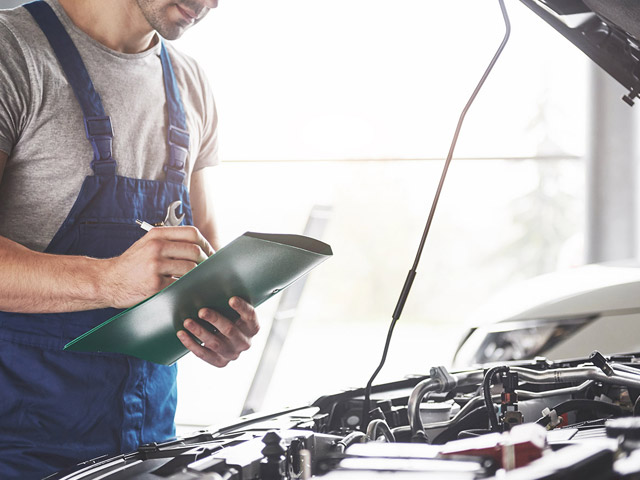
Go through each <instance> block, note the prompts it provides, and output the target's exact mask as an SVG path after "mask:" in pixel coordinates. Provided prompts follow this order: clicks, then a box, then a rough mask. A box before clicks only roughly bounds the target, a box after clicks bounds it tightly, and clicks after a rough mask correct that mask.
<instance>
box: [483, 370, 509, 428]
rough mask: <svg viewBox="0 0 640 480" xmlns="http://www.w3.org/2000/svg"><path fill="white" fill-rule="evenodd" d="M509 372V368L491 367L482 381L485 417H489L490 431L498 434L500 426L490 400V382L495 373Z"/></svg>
mask: <svg viewBox="0 0 640 480" xmlns="http://www.w3.org/2000/svg"><path fill="white" fill-rule="evenodd" d="M508 371H509V367H507V366H505V365H501V366H498V367H492V368H490V369H489V370H487V373H485V375H484V379H483V380H482V392H483V393H484V404H485V406H486V407H487V415H489V422H490V423H491V431H493V432H499V431H500V425H499V424H498V415H497V414H496V410H495V407H494V405H493V400H492V399H491V382H492V381H493V377H494V375H495V374H496V373H505V372H508Z"/></svg>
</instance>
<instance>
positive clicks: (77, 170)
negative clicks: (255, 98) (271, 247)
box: [0, 0, 218, 251]
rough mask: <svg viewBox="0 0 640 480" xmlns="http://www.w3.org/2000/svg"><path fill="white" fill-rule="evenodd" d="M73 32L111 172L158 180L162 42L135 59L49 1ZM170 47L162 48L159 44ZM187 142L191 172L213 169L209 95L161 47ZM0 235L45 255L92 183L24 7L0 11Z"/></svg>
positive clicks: (61, 81)
mask: <svg viewBox="0 0 640 480" xmlns="http://www.w3.org/2000/svg"><path fill="white" fill-rule="evenodd" d="M47 3H49V4H50V5H51V6H52V7H53V8H54V10H55V12H56V13H57V15H58V17H59V18H60V20H61V21H62V23H63V25H64V26H65V28H66V29H67V31H68V32H69V34H70V36H71V38H72V40H73V42H74V43H75V45H76V47H77V48H78V51H79V52H80V55H81V56H82V59H83V61H84V63H85V65H86V67H87V70H88V71H89V74H90V76H91V79H92V80H93V84H94V86H95V89H96V91H97V92H98V94H99V95H100V97H101V99H102V104H103V106H104V109H105V111H106V114H107V115H109V116H111V122H112V125H113V130H114V140H113V157H114V158H115V160H116V161H117V162H118V167H117V174H118V175H122V176H125V177H132V178H144V179H150V180H164V179H165V173H164V171H163V169H162V167H163V166H164V165H165V164H166V163H167V160H168V158H169V152H168V146H167V125H168V117H167V111H166V98H165V90H164V83H163V75H162V66H161V63H160V44H159V42H158V44H157V45H156V46H154V47H153V48H151V49H149V50H147V51H145V52H142V53H138V54H124V53H119V52H116V51H113V50H111V49H109V48H107V47H105V46H104V45H102V44H101V43H99V42H97V41H95V40H93V39H92V38H91V37H89V36H88V35H86V34H85V33H84V32H82V31H81V30H80V29H79V28H77V27H76V26H75V25H74V24H73V22H72V21H71V19H70V18H69V17H68V16H67V15H66V13H65V12H64V10H63V9H62V7H61V6H60V5H59V4H58V1H57V0H47ZM165 43H166V42H165ZM167 49H168V52H169V56H170V58H171V61H172V64H173V69H174V72H175V75H176V79H177V82H178V88H179V90H180V94H181V96H182V102H183V104H184V107H185V112H186V116H187V127H188V130H189V133H190V135H191V140H190V154H189V158H188V159H187V165H186V170H187V179H186V180H185V183H186V185H187V186H189V180H190V176H191V174H192V173H193V171H195V170H198V169H201V168H204V167H207V166H211V165H215V164H217V163H218V148H217V115H216V109H215V105H214V101H213V95H212V93H211V90H210V88H209V85H208V83H207V80H206V78H205V75H204V74H203V72H202V70H201V69H200V68H199V66H198V65H197V64H196V62H195V61H194V60H193V59H191V58H189V57H187V56H185V55H183V54H181V53H179V52H177V51H176V49H175V48H173V47H172V46H171V45H167ZM0 150H2V151H4V152H6V153H7V154H9V158H8V160H7V163H6V165H5V168H4V172H3V175H2V180H1V181H0V235H1V236H4V237H7V238H10V239H11V240H14V241H16V242H18V243H20V244H22V245H25V246H26V247H28V248H31V249H33V250H38V251H43V250H44V249H45V248H46V247H47V245H48V244H49V242H50V241H51V239H52V238H53V236H54V235H55V233H56V232H57V230H58V229H59V228H60V225H61V224H62V222H63V221H64V219H65V218H66V216H67V214H68V213H69V210H70V209H71V207H72V205H73V203H74V202H75V200H76V198H77V196H78V193H79V192H80V187H81V185H82V182H83V181H84V178H85V177H86V176H87V175H92V174H93V172H92V170H91V168H90V164H91V160H92V159H93V150H92V148H91V144H90V143H89V141H88V140H87V138H86V136H85V131H84V122H83V117H82V111H81V109H80V105H79V104H78V101H77V100H76V98H75V96H74V94H73V91H72V90H71V87H70V86H69V83H68V82H67V79H66V77H65V75H64V72H63V71H62V69H61V68H60V65H59V63H58V60H57V59H56V56H55V54H54V53H53V50H52V49H51V46H50V45H49V42H48V41H47V39H46V37H45V35H44V33H43V32H42V31H41V30H40V28H39V27H38V26H37V24H36V23H35V21H34V20H33V18H32V17H31V15H30V14H29V13H28V12H27V10H25V9H24V8H17V9H14V10H3V11H0Z"/></svg>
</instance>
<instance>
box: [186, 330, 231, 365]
mask: <svg viewBox="0 0 640 480" xmlns="http://www.w3.org/2000/svg"><path fill="white" fill-rule="evenodd" d="M177 335H178V339H179V340H180V341H181V342H182V344H183V345H184V346H185V347H186V348H187V349H188V350H190V351H192V352H193V354H194V355H195V356H196V357H198V358H200V359H202V360H204V361H205V362H207V363H209V364H211V365H213V366H214V367H218V368H222V367H226V366H227V365H228V363H229V360H227V359H225V358H224V357H222V355H220V354H218V353H217V352H215V351H214V350H211V349H210V348H208V347H205V346H203V345H200V344H199V343H198V342H196V341H195V340H194V339H193V338H192V337H190V336H189V334H188V333H187V332H185V331H184V330H180V331H179V332H178V333H177Z"/></svg>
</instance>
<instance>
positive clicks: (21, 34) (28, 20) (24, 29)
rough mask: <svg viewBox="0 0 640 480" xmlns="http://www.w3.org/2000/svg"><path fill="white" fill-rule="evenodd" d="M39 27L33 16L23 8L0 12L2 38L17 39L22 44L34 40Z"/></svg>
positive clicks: (0, 34) (0, 36) (0, 33)
mask: <svg viewBox="0 0 640 480" xmlns="http://www.w3.org/2000/svg"><path fill="white" fill-rule="evenodd" d="M37 28H38V27H37V25H36V23H35V22H34V20H33V17H32V16H31V14H30V13H29V12H28V11H27V9H25V8H23V7H16V8H12V9H9V10H0V38H2V39H3V40H5V39H17V40H18V41H20V42H21V43H23V42H28V43H30V39H32V38H33V35H32V33H33V32H34V31H35V30H37Z"/></svg>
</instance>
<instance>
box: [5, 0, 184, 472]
mask: <svg viewBox="0 0 640 480" xmlns="http://www.w3.org/2000/svg"><path fill="white" fill-rule="evenodd" d="M25 8H27V10H28V11H29V12H30V13H31V15H32V16H33V17H34V19H35V20H36V21H37V23H38V24H39V25H40V27H41V29H42V30H43V32H44V33H45V35H46V36H47V38H48V40H49V43H50V44H51V46H52V48H53V50H54V52H55V54H56V56H57V58H58V61H59V63H60V64H61V67H62V68H63V70H64V72H65V75H66V77H67V79H68V81H69V83H70V85H71V86H72V88H73V91H74V93H75V95H76V97H77V99H78V102H79V103H80V106H81V108H82V112H83V115H84V124H85V132H84V133H86V136H87V138H88V140H89V141H90V142H91V145H92V146H93V150H94V158H93V161H92V162H91V167H92V169H93V175H91V176H88V177H86V178H85V180H84V183H83V185H82V188H81V190H80V193H79V195H78V198H77V199H76V201H75V204H74V205H73V207H72V208H71V211H70V212H69V215H68V216H67V218H66V220H65V221H64V223H63V224H62V226H61V227H60V229H59V231H58V232H57V233H56V235H55V236H54V238H53V239H52V241H51V243H50V244H49V246H48V247H47V249H46V250H45V251H46V252H47V253H54V254H64V255H86V256H89V257H94V258H109V257H114V256H117V255H120V254H121V253H122V252H123V251H125V250H126V249H127V248H129V246H131V244H132V243H133V242H135V241H136V240H138V239H139V238H141V236H142V235H143V234H144V233H145V232H144V231H143V230H142V229H141V228H140V227H139V226H138V225H136V222H135V220H136V219H142V220H147V221H149V222H156V221H160V220H162V219H163V218H164V215H165V213H166V209H167V207H168V205H169V204H170V203H171V202H173V201H175V200H181V201H182V206H183V213H185V220H184V221H185V223H187V224H192V215H191V209H190V204H189V196H188V193H187V190H186V188H185V187H184V185H183V181H184V179H185V173H184V167H185V160H186V157H187V154H188V145H189V134H188V132H187V131H186V119H185V114H184V109H183V107H182V101H181V99H180V94H179V92H178V88H177V85H176V81H175V77H174V74H173V69H172V67H171V62H170V60H169V57H168V55H167V51H166V49H165V47H164V45H162V48H161V56H160V59H161V62H162V70H163V76H164V82H165V90H166V97H167V108H168V113H169V126H168V143H169V150H170V160H169V163H168V164H167V165H165V167H164V169H165V172H166V181H153V180H141V179H136V178H126V177H121V176H118V175H117V174H116V168H117V165H116V161H115V159H114V158H113V157H112V156H111V147H112V138H113V132H112V129H111V121H110V118H109V117H108V116H107V115H106V114H105V111H104V109H103V106H102V103H101V101H100V96H99V95H98V93H97V92H96V91H95V89H94V87H93V84H92V82H91V79H90V77H89V74H88V73H87V70H86V68H85V66H84V63H83V61H82V59H81V58H80V55H79V53H78V51H77V49H76V47H75V45H74V44H73V41H72V40H71V38H70V37H69V35H68V34H67V32H66V31H65V29H64V27H63V26H62V24H61V23H60V21H59V20H58V18H57V16H56V14H55V13H54V12H53V10H52V9H51V7H49V5H47V4H46V3H44V2H42V1H36V2H33V3H30V4H28V5H25ZM81 129H82V126H79V129H78V134H83V133H82V130H81ZM51 141H55V139H51ZM78 161H82V160H81V159H78ZM86 161H89V159H87V160H86ZM55 181H56V179H51V185H42V188H52V186H53V185H55ZM116 313H118V311H117V310H115V309H109V308H108V309H101V310H91V311H84V312H73V313H64V314H17V313H10V312H0V478H2V479H7V478H20V479H31V478H42V477H43V476H46V475H48V474H51V473H53V472H56V471H58V470H61V469H65V468H68V467H70V466H73V465H75V464H77V463H78V462H81V461H84V460H88V459H91V458H95V457H97V456H101V455H106V454H117V453H125V452H130V451H134V450H135V449H137V448H138V446H139V445H140V444H144V443H150V442H158V441H164V440H167V439H169V438H171V437H173V436H174V434H175V428H174V423H173V420H174V413H175V405H176V367H175V366H172V367H167V366H163V365H156V364H154V363H150V362H147V361H143V360H139V359H137V358H133V357H128V356H125V355H117V354H108V353H104V354H102V353H76V352H63V351H62V347H63V346H64V345H65V344H66V343H67V342H69V341H70V340H72V339H73V338H75V337H77V336H78V335H80V334H82V333H84V332H86V331H87V330H89V329H90V328H92V327H95V326H96V325H98V324H100V323H102V322H103V321H105V320H107V319H108V318H110V317H111V316H113V315H114V314H116Z"/></svg>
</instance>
